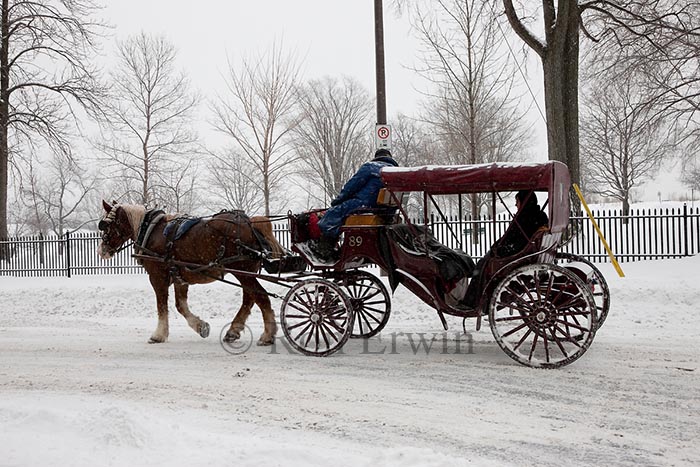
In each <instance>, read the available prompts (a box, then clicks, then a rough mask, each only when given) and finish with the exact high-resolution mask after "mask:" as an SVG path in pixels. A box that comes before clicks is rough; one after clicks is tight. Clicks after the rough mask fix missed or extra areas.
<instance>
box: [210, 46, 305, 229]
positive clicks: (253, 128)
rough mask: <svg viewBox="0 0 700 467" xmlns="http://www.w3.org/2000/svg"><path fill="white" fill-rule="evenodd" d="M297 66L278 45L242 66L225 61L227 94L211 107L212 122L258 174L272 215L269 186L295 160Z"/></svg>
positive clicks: (282, 174) (270, 187)
mask: <svg viewBox="0 0 700 467" xmlns="http://www.w3.org/2000/svg"><path fill="white" fill-rule="evenodd" d="M299 68H300V65H299V63H298V62H297V60H296V58H295V57H294V56H293V55H285V53H284V51H283V50H282V47H281V45H280V44H275V45H274V46H273V47H272V49H271V50H270V51H269V52H268V53H265V54H261V55H260V56H258V57H257V58H254V59H244V60H243V63H242V68H241V70H240V71H237V70H235V69H234V67H233V65H232V64H231V63H230V62H229V71H228V76H227V80H226V86H227V90H228V92H227V94H226V95H225V96H219V98H218V100H217V102H216V103H215V104H214V105H213V106H212V110H213V111H214V122H213V124H214V127H215V128H216V129H217V130H218V131H220V132H222V133H223V134H224V135H226V136H228V137H230V138H231V139H232V140H233V143H234V144H235V145H236V147H237V150H238V152H240V153H241V154H242V155H244V156H245V157H246V158H248V160H249V161H250V162H251V163H252V164H253V166H254V167H255V168H256V170H257V171H258V173H259V174H260V177H261V188H262V194H263V199H264V204H265V215H268V216H269V215H270V200H271V198H272V194H273V191H274V189H275V187H277V186H278V185H279V184H280V182H281V181H282V180H283V178H284V177H285V175H287V174H288V173H289V171H290V170H291V168H292V164H293V163H294V162H295V159H296V157H295V155H294V150H293V146H292V145H291V144H290V142H291V141H290V140H291V138H290V132H291V131H292V130H293V129H294V127H295V126H296V122H295V121H294V120H293V118H292V117H293V114H294V110H295V106H296V103H297V99H298V97H297V93H296V88H297V85H298V82H299V74H300V71H299Z"/></svg>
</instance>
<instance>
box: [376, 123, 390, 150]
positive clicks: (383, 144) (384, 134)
mask: <svg viewBox="0 0 700 467" xmlns="http://www.w3.org/2000/svg"><path fill="white" fill-rule="evenodd" d="M374 140H375V143H376V147H377V149H388V150H391V125H387V124H378V125H376V126H375V127H374Z"/></svg>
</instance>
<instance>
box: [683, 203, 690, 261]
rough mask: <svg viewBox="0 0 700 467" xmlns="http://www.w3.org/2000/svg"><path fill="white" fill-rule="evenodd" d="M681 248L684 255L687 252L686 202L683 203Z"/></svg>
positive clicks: (686, 254)
mask: <svg viewBox="0 0 700 467" xmlns="http://www.w3.org/2000/svg"><path fill="white" fill-rule="evenodd" d="M683 249H684V250H685V256H690V255H689V254H688V203H683Z"/></svg>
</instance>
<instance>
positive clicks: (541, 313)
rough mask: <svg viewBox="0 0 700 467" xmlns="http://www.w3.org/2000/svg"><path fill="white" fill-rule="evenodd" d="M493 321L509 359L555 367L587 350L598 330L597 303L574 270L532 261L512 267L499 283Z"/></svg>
mask: <svg viewBox="0 0 700 467" xmlns="http://www.w3.org/2000/svg"><path fill="white" fill-rule="evenodd" d="M489 322H490V325H491V332H493V336H494V337H495V338H496V342H498V345H499V346H500V347H501V349H503V351H504V352H505V353H507V354H508V356H509V357H511V358H512V359H514V360H515V361H517V362H518V363H522V364H523V365H526V366H530V367H540V368H557V367H560V366H564V365H568V364H569V363H571V362H573V361H574V360H576V359H578V358H579V357H580V356H581V355H583V354H584V353H585V352H586V350H588V347H589V346H590V345H591V342H592V341H593V337H594V335H595V330H596V304H595V300H594V299H593V295H592V293H591V290H590V288H589V287H588V286H587V285H586V284H585V283H584V282H583V281H582V280H581V279H580V278H579V277H578V276H577V275H576V274H575V273H574V272H572V271H570V270H568V269H565V268H563V267H561V266H557V265H554V264H533V265H528V266H522V267H519V268H517V269H515V270H513V271H512V272H510V273H509V274H508V275H507V276H506V277H505V278H504V279H503V280H502V281H501V282H500V283H499V284H498V285H496V288H495V289H494V291H493V296H492V297H491V301H490V302H489Z"/></svg>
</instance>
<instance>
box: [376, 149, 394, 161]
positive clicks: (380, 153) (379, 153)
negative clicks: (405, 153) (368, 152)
mask: <svg viewBox="0 0 700 467" xmlns="http://www.w3.org/2000/svg"><path fill="white" fill-rule="evenodd" d="M387 156H388V157H391V151H389V150H388V149H386V148H379V149H377V151H376V152H375V153H374V158H375V159H377V158H379V157H387Z"/></svg>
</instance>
